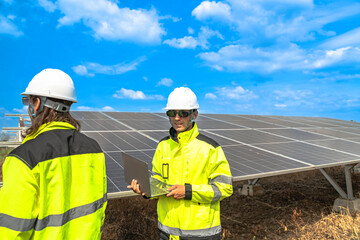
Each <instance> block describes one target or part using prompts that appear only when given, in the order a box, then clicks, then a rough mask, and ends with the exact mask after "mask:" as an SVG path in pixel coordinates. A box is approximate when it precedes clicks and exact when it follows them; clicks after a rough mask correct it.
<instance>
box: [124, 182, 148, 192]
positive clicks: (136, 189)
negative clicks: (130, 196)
mask: <svg viewBox="0 0 360 240" xmlns="http://www.w3.org/2000/svg"><path fill="white" fill-rule="evenodd" d="M127 188H128V189H132V190H133V191H134V193H137V194H140V195H141V196H145V194H146V193H143V192H141V190H140V184H138V182H137V180H136V179H133V180H132V181H131V184H130V185H128V186H127Z"/></svg>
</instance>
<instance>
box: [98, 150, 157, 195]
mask: <svg viewBox="0 0 360 240" xmlns="http://www.w3.org/2000/svg"><path fill="white" fill-rule="evenodd" d="M154 152H155V151H154V150H148V151H132V152H128V154H129V155H131V156H133V157H136V158H138V159H140V160H142V161H144V162H146V163H148V166H149V172H151V162H152V157H153V155H154ZM105 161H106V167H107V169H106V174H107V178H108V192H109V193H110V192H119V191H128V190H129V189H127V185H128V184H127V183H126V182H125V175H124V168H123V162H122V158H121V152H105Z"/></svg>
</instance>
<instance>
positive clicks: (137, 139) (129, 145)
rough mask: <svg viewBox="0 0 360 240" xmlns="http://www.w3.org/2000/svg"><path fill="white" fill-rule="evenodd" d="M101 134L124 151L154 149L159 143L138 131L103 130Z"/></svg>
mask: <svg viewBox="0 0 360 240" xmlns="http://www.w3.org/2000/svg"><path fill="white" fill-rule="evenodd" d="M100 134H101V135H102V136H103V137H104V138H105V139H107V140H108V141H109V142H111V143H113V144H114V145H115V146H116V147H117V148H119V149H120V150H122V151H129V150H147V149H154V148H155V147H156V144H157V143H156V142H155V141H153V140H151V139H149V138H147V137H145V136H143V135H141V134H139V133H137V132H114V133H110V132H102V133H100Z"/></svg>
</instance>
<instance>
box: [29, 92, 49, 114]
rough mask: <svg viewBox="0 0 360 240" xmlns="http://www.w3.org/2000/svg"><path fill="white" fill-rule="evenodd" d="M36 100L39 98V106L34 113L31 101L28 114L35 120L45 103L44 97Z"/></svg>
mask: <svg viewBox="0 0 360 240" xmlns="http://www.w3.org/2000/svg"><path fill="white" fill-rule="evenodd" d="M38 98H39V101H40V106H39V108H38V109H37V111H36V112H34V105H33V104H32V103H31V101H30V102H29V106H30V113H31V116H32V118H33V119H34V118H36V115H37V114H38V113H40V112H41V111H42V110H43V108H44V103H45V101H46V97H38Z"/></svg>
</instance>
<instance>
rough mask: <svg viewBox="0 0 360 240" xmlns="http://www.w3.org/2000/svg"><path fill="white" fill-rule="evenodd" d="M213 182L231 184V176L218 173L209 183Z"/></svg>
mask: <svg viewBox="0 0 360 240" xmlns="http://www.w3.org/2000/svg"><path fill="white" fill-rule="evenodd" d="M214 182H218V183H225V184H229V185H232V177H231V176H226V175H219V176H216V177H214V178H213V179H211V180H210V182H209V183H210V184H212V183H214Z"/></svg>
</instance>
